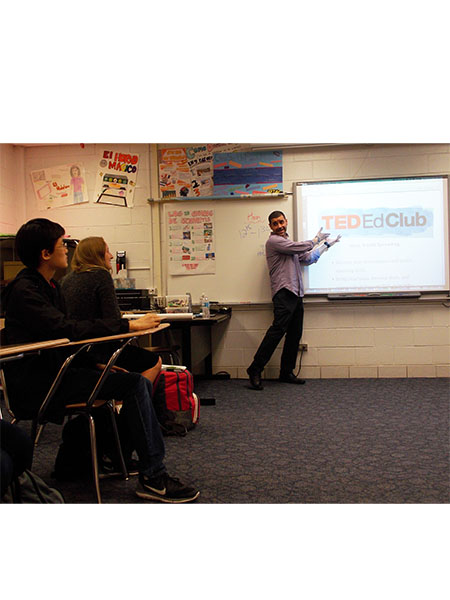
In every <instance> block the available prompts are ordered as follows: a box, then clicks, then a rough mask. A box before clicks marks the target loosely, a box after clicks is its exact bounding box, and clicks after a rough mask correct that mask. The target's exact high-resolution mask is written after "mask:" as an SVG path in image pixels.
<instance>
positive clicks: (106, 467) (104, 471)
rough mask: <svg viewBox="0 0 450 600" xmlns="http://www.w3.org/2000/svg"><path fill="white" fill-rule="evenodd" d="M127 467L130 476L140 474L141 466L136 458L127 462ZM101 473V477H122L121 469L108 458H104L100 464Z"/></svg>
mask: <svg viewBox="0 0 450 600" xmlns="http://www.w3.org/2000/svg"><path fill="white" fill-rule="evenodd" d="M125 465H126V467H127V472H128V475H129V476H133V475H138V474H139V468H138V467H139V464H138V461H137V460H135V459H134V458H130V459H128V460H125ZM99 472H100V475H101V476H102V475H103V476H105V477H116V476H117V475H122V469H121V467H120V466H119V465H118V464H116V463H114V462H113V461H112V460H111V459H110V458H109V457H107V456H103V457H102V460H101V462H100V463H99Z"/></svg>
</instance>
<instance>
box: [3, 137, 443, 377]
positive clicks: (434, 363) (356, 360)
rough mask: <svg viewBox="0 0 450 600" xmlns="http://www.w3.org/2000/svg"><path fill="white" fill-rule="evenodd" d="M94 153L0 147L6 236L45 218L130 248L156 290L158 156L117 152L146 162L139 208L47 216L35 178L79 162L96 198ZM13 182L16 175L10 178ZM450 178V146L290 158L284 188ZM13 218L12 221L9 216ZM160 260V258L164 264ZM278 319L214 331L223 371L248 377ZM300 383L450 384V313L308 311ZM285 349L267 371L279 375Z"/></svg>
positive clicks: (257, 312) (332, 150)
mask: <svg viewBox="0 0 450 600" xmlns="http://www.w3.org/2000/svg"><path fill="white" fill-rule="evenodd" d="M100 148H103V146H100V145H99V146H97V145H95V144H86V146H85V148H81V146H80V145H76V144H73V145H62V146H56V145H55V146H47V147H27V148H25V149H23V148H21V149H18V148H15V147H13V146H11V145H5V144H3V145H2V146H1V147H0V165H1V181H0V207H1V209H2V220H3V219H5V221H6V223H5V224H4V225H3V227H6V225H7V223H9V225H8V227H10V230H9V231H6V230H5V231H2V233H14V232H15V230H16V229H17V227H18V226H20V224H21V223H22V222H24V221H25V220H27V219H30V218H33V217H38V216H47V217H48V218H51V219H52V220H56V221H58V222H60V223H62V224H63V225H64V227H65V228H66V230H67V232H68V233H69V234H70V235H71V236H72V237H77V238H82V237H86V236H87V235H102V236H103V237H105V239H106V240H107V242H108V244H109V246H110V248H111V251H112V252H113V253H114V252H115V251H116V250H122V249H126V250H127V254H128V258H129V267H130V276H131V277H135V278H136V284H137V286H138V287H148V286H152V285H154V283H153V270H152V265H153V253H152V233H151V231H152V229H151V222H152V214H151V208H150V207H149V205H148V204H147V198H148V197H150V195H151V194H150V172H149V168H148V165H149V158H150V150H149V146H148V145H146V144H131V145H127V144H118V145H114V149H117V150H118V151H124V152H134V153H139V155H140V162H141V166H140V171H139V178H138V185H137V189H136V193H135V205H134V208H133V209H129V210H128V209H122V208H119V207H108V206H99V205H97V206H96V205H93V204H89V205H82V206H74V207H64V208H60V209H52V210H51V211H45V212H44V211H40V210H39V209H38V207H37V204H36V200H35V197H34V192H33V188H32V185H31V179H30V171H32V170H34V169H37V168H43V167H47V166H51V165H58V164H64V163H66V162H71V161H77V162H82V163H83V164H84V167H85V170H86V179H87V186H88V191H89V194H90V195H91V196H92V194H93V191H94V184H95V169H96V163H97V157H98V153H99V151H100ZM11 173H12V175H11ZM449 173H450V145H449V144H431V145H429V144H418V145H413V146H411V145H396V144H390V145H385V146H380V145H376V146H375V145H374V146H369V145H364V146H347V147H327V148H306V149H295V150H284V189H285V190H286V191H290V190H291V189H292V184H293V183H294V182H296V181H301V180H320V179H347V178H359V177H377V176H379V177H383V176H403V175H429V174H449ZM3 215H5V216H3ZM156 258H157V259H158V257H156ZM271 320H272V311H271V306H269V305H267V306H259V307H234V312H233V317H232V319H231V321H230V322H228V323H226V324H221V325H219V326H217V327H216V328H215V329H213V345H214V354H213V356H214V359H213V368H214V370H215V371H219V370H226V371H228V372H229V373H230V374H231V375H232V377H241V378H245V377H246V373H245V369H246V368H247V366H248V365H249V364H250V362H251V360H252V357H253V354H254V352H255V350H256V348H257V346H258V344H259V342H260V341H261V339H262V337H263V335H264V333H265V331H266V329H267V327H268V326H269V325H270V323H271ZM303 342H305V343H307V344H308V351H307V352H306V353H304V355H303V357H302V374H303V375H304V376H305V377H308V378H328V377H449V376H450V311H449V308H448V307H447V306H444V304H443V303H442V302H438V303H431V302H426V303H421V304H418V303H404V302H403V301H402V302H401V304H397V303H394V302H390V303H383V304H382V305H380V304H372V305H367V304H356V305H355V304H352V305H345V306H342V305H333V306H329V305H326V304H323V305H311V304H307V305H306V309H305V329H304V335H303ZM280 354H281V348H279V349H277V350H276V352H275V354H274V356H273V358H272V360H271V361H270V363H269V364H268V366H267V367H266V370H265V376H266V377H276V376H278V365H279V358H280Z"/></svg>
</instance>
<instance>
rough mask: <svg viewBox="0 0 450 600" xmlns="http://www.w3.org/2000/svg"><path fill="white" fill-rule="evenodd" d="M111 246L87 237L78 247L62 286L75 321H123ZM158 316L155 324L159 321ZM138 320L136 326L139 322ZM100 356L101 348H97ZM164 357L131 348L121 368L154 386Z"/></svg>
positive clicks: (102, 358) (123, 356) (124, 354)
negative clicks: (139, 376) (138, 375)
mask: <svg viewBox="0 0 450 600" xmlns="http://www.w3.org/2000/svg"><path fill="white" fill-rule="evenodd" d="M112 258H113V255H112V254H111V252H110V251H109V248H108V244H107V243H106V242H105V240H104V239H103V238H102V237H87V238H84V239H83V240H81V241H80V242H79V244H78V245H77V247H76V249H75V252H74V255H73V258H72V262H71V265H70V266H71V268H72V271H71V272H70V273H69V274H68V275H66V276H65V277H64V278H63V280H62V282H61V291H62V294H63V296H64V299H65V302H66V308H67V314H68V316H69V318H71V319H112V320H118V319H121V318H122V317H121V313H120V308H119V303H118V301H117V298H116V293H115V289H114V283H113V280H112V277H111V269H112V265H111V259H112ZM157 319H158V318H157V317H156V315H155V323H156V321H157ZM139 321H140V319H136V321H135V322H139ZM111 350H112V346H111V344H108V346H106V347H105V348H104V352H103V353H102V354H97V356H98V358H99V361H100V362H106V361H107V359H108V355H111ZM96 352H97V348H96ZM161 363H162V361H161V357H159V356H158V355H157V354H155V353H153V352H150V351H149V350H145V349H144V348H140V347H139V346H131V345H128V346H127V347H126V348H125V349H124V351H123V352H122V354H121V356H120V358H119V360H118V361H117V365H118V367H121V368H123V369H125V370H127V371H132V372H135V373H141V375H143V376H144V377H146V378H147V379H149V380H150V381H151V382H152V383H153V382H154V381H155V379H156V377H157V375H158V373H159V371H160V370H161Z"/></svg>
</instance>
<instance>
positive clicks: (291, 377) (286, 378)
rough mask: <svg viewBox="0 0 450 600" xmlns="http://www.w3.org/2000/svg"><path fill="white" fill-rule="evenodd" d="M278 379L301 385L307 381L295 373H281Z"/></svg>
mask: <svg viewBox="0 0 450 600" xmlns="http://www.w3.org/2000/svg"><path fill="white" fill-rule="evenodd" d="M278 381H281V382H282V383H297V384H300V385H303V384H304V383H306V381H305V380H304V379H299V378H298V377H296V376H295V375H294V373H289V375H280V377H279V379H278Z"/></svg>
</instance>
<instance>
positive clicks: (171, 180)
mask: <svg viewBox="0 0 450 600" xmlns="http://www.w3.org/2000/svg"><path fill="white" fill-rule="evenodd" d="M212 176H213V154H212V152H211V151H210V150H208V147H207V145H206V144H205V145H202V146H189V147H186V148H167V149H166V150H161V151H160V157H159V187H160V192H161V197H162V198H182V197H189V198H198V197H199V196H212V190H213V179H212Z"/></svg>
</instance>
